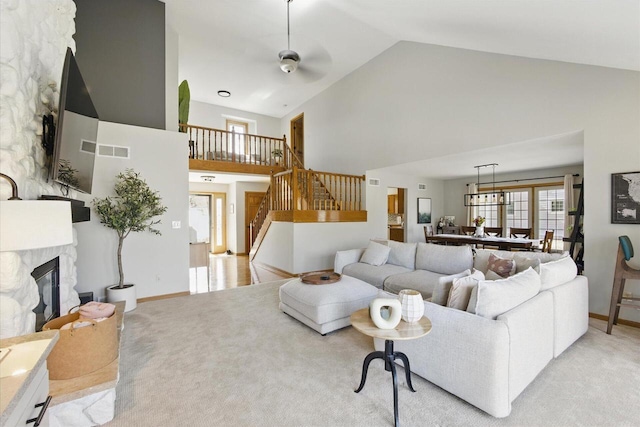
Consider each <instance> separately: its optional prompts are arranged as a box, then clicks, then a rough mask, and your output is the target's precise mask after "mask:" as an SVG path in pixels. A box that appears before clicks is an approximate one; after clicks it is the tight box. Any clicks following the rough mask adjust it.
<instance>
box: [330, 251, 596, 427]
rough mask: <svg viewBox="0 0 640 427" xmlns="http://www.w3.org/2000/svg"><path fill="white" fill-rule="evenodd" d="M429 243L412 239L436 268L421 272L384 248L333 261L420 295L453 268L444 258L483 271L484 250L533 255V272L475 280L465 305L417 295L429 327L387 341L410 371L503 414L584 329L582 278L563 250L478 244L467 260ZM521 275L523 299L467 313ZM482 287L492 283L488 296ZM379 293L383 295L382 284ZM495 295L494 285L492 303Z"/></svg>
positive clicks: (379, 344)
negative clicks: (373, 261) (378, 259)
mask: <svg viewBox="0 0 640 427" xmlns="http://www.w3.org/2000/svg"><path fill="white" fill-rule="evenodd" d="M405 245H416V244H415V243H414V244H405ZM394 246H395V244H394ZM433 246H436V245H430V244H426V243H418V244H417V245H416V262H415V267H418V266H422V267H424V266H430V267H429V268H433V269H434V270H436V271H432V270H424V271H425V273H421V272H417V271H418V270H419V269H414V270H411V269H410V268H409V267H410V265H409V264H407V265H409V266H407V265H404V266H400V265H397V264H391V261H393V262H398V261H397V260H396V259H391V256H389V260H388V262H387V263H388V264H390V265H386V264H385V265H381V266H377V267H376V266H369V267H374V268H369V267H367V266H362V265H359V264H361V263H359V262H357V260H358V253H360V254H361V253H362V251H361V250H355V251H343V252H341V253H338V254H337V255H336V259H335V268H336V271H338V272H342V273H344V274H348V275H352V274H353V275H354V276H355V277H357V278H359V279H361V280H364V281H367V282H368V283H370V284H372V285H375V286H377V287H378V288H380V287H381V286H382V288H384V289H385V290H387V291H391V292H393V291H396V289H399V288H402V289H404V288H419V289H418V290H419V291H420V292H422V294H423V296H425V297H429V296H431V294H432V293H433V292H434V290H435V289H436V288H438V286H440V287H442V285H443V283H444V281H445V279H443V277H445V276H447V275H450V274H453V273H452V272H453V267H451V268H452V269H449V266H455V268H457V269H458V270H459V271H458V273H460V272H461V271H462V270H464V269H468V268H470V267H473V268H476V269H478V270H480V271H483V272H487V268H488V259H489V256H490V254H491V253H493V254H496V255H498V256H500V257H502V258H508V259H512V258H514V257H520V258H517V259H519V260H522V257H523V256H524V257H529V258H538V259H540V260H541V262H542V264H540V265H539V267H537V270H538V271H537V272H535V271H534V270H533V269H532V268H527V270H525V271H523V272H521V273H519V274H517V275H514V276H513V277H511V278H507V279H503V280H497V281H480V282H478V284H477V286H476V289H475V292H476V296H475V297H476V298H477V301H475V302H473V303H469V307H468V308H467V311H465V310H459V309H455V308H451V307H446V306H442V305H439V304H435V303H432V302H429V301H425V303H424V305H425V316H427V317H428V318H429V319H430V320H431V323H432V325H433V328H432V330H431V332H430V333H429V334H428V335H426V336H425V337H423V338H420V339H417V340H411V341H397V342H395V349H396V351H401V352H403V353H405V354H406V355H407V356H408V357H409V360H410V362H411V370H412V372H414V373H415V374H418V375H420V376H421V377H423V378H425V379H427V380H428V381H430V382H432V383H434V384H436V385H438V386H439V387H441V388H443V389H445V390H447V391H448V392H450V393H452V394H454V395H456V396H458V397H460V398H461V399H464V400H465V401H467V402H469V403H470V404H472V405H474V406H476V407H478V408H480V409H482V410H483V411H485V412H487V413H489V414H490V415H493V416H494V417H498V418H501V417H506V416H508V415H509V414H510V412H511V403H512V402H513V401H514V399H516V398H517V397H518V396H519V395H520V393H522V391H523V390H524V389H525V388H526V387H527V386H528V385H529V384H530V383H531V382H532V381H533V380H534V379H535V378H536V376H537V375H538V374H539V373H540V372H541V371H542V370H543V369H544V368H545V366H546V365H547V364H548V363H549V362H551V361H552V360H553V359H554V358H556V357H559V356H560V355H561V354H562V352H563V351H564V350H566V349H567V348H568V347H569V346H570V345H571V344H572V343H573V342H575V341H576V340H577V339H578V338H580V337H581V336H582V335H583V334H584V333H585V332H586V331H587V328H588V282H587V278H586V277H584V276H577V275H576V273H577V269H576V267H575V263H573V260H571V258H567V257H564V258H562V257H563V255H564V254H544V253H533V252H531V253H523V252H505V251H489V250H483V249H479V250H477V254H476V255H475V258H472V259H471V260H470V258H469V257H470V256H471V255H470V252H471V250H470V249H469V248H468V247H454V246H440V247H438V248H435V247H433ZM405 249H406V248H405ZM391 251H393V248H392V249H391ZM430 255H433V256H434V258H432V259H431V260H428V259H422V260H420V261H418V257H422V256H424V257H427V258H428V257H429V256H430ZM454 258H458V259H457V260H454ZM460 258H461V259H462V261H460ZM354 259H355V261H354ZM436 260H438V261H437V262H436ZM349 261H351V262H349ZM457 262H459V263H457ZM516 262H517V261H516ZM434 264H439V265H437V266H434ZM442 265H447V266H448V267H445V268H443V267H442ZM434 274H435V275H434ZM422 279H424V282H422V281H421V280H422ZM521 282H528V283H533V286H535V288H536V289H538V290H535V291H534V292H532V295H533V296H531V297H527V298H528V299H526V300H525V301H524V302H521V303H516V305H515V306H513V307H510V308H508V309H507V310H506V311H504V312H502V313H499V314H497V315H495V316H490V317H489V318H487V317H483V316H482V315H479V314H475V311H478V312H480V311H481V309H482V307H481V305H483V304H484V305H485V306H486V305H491V304H494V305H493V307H494V308H495V307H496V306H495V304H496V301H495V299H496V294H495V289H502V290H504V294H505V298H506V299H508V298H509V293H510V292H511V290H513V289H516V288H517V287H518V286H521V285H522V283H521ZM523 286H524V285H523ZM500 287H502V288H500ZM487 289H494V294H493V296H491V293H490V292H486V290H487ZM379 293H380V296H382V295H389V294H388V293H387V292H385V291H382V290H380V291H379ZM500 297H501V295H500V294H499V293H498V295H497V298H498V302H497V304H498V306H500V303H501V302H500V301H499V299H500ZM492 298H493V301H492ZM472 300H473V298H472ZM494 314H495V313H494ZM374 346H375V348H376V349H377V350H383V349H384V340H378V339H376V340H374ZM425 398H428V397H425Z"/></svg>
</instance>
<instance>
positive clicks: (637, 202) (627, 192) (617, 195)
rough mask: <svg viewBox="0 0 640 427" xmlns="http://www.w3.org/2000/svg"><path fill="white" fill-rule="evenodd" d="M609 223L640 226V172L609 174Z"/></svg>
mask: <svg viewBox="0 0 640 427" xmlns="http://www.w3.org/2000/svg"><path fill="white" fill-rule="evenodd" d="M611 223H612V224H640V171H639V172H625V173H613V174H611Z"/></svg>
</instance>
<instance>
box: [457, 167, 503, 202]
mask: <svg viewBox="0 0 640 427" xmlns="http://www.w3.org/2000/svg"><path fill="white" fill-rule="evenodd" d="M496 166H498V164H497V163H488V164H486V165H478V166H474V168H476V170H477V172H478V181H477V183H476V184H477V186H478V192H477V193H474V194H471V193H467V194H465V195H464V205H465V206H502V205H510V204H511V193H509V192H504V191H496ZM488 167H491V168H492V180H491V182H487V183H485V184H491V188H492V190H491V191H480V168H488Z"/></svg>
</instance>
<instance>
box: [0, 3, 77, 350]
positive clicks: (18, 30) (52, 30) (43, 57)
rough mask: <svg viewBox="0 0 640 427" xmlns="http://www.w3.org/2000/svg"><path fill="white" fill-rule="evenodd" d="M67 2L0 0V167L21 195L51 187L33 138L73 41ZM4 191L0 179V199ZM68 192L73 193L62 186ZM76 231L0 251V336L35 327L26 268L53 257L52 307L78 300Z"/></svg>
mask: <svg viewBox="0 0 640 427" xmlns="http://www.w3.org/2000/svg"><path fill="white" fill-rule="evenodd" d="M75 10H76V9H75V3H74V2H73V1H72V0H20V1H16V0H9V1H3V3H2V16H3V20H2V24H3V25H2V26H1V27H0V39H1V40H2V44H1V46H0V49H1V52H0V81H1V83H2V90H3V96H2V99H0V125H1V128H2V132H0V160H1V162H0V172H2V173H4V174H6V175H8V176H10V177H11V178H13V179H14V180H15V181H16V183H17V186H18V188H19V191H20V197H21V198H22V199H24V200H35V199H37V198H38V197H39V196H41V195H43V194H59V189H58V188H57V186H54V185H53V184H52V183H49V182H47V167H46V160H45V153H44V150H43V148H42V146H41V144H40V135H41V133H42V130H41V129H42V116H43V115H44V114H48V113H51V112H54V113H55V111H56V109H57V102H58V97H59V95H58V87H59V80H60V76H61V75H62V65H63V64H62V63H63V61H64V55H65V52H66V49H67V46H71V47H72V48H73V49H75V42H74V40H73V37H72V36H73V33H74V32H75V23H74V21H73V18H74V15H75ZM10 195H11V187H10V185H9V183H7V182H4V180H3V181H2V182H1V183H0V200H7V199H8V198H9V196H10ZM69 197H75V194H70V195H69ZM76 242H77V239H76V231H75V230H74V243H73V244H72V245H65V246H56V247H49V248H43V249H35V250H25V251H17V252H0V337H1V338H8V337H13V336H17V335H23V334H27V333H31V332H34V331H35V328H36V326H35V325H36V315H35V313H33V311H32V310H33V308H34V307H36V306H37V305H38V304H39V301H40V297H39V293H38V287H37V285H36V282H35V279H34V278H33V277H32V276H31V273H32V272H33V270H34V269H35V268H36V267H38V266H39V265H42V264H44V263H46V262H48V261H49V260H51V259H54V258H56V257H59V258H60V259H59V262H60V310H61V313H65V312H66V311H68V310H69V308H70V307H73V306H74V305H77V304H78V303H79V298H78V294H77V293H76V291H75V290H74V289H73V287H74V286H75V284H76V267H75V262H76V249H75V247H76Z"/></svg>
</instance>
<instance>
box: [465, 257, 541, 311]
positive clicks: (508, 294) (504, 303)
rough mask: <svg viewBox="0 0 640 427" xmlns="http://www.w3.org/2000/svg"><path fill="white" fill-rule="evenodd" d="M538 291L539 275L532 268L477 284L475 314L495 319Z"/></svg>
mask: <svg viewBox="0 0 640 427" xmlns="http://www.w3.org/2000/svg"><path fill="white" fill-rule="evenodd" d="M539 291H540V275H539V274H538V273H536V272H535V271H534V270H533V268H529V269H527V270H525V271H523V272H522V273H518V274H516V275H514V276H511V277H509V278H508V279H501V280H494V281H486V280H481V281H480V282H478V290H477V302H476V307H475V312H476V314H477V315H478V316H482V317H486V318H487V319H495V318H496V317H498V316H499V315H501V314H502V313H506V312H507V311H509V310H511V309H512V308H515V307H517V306H518V305H520V304H522V303H523V302H525V301H527V300H529V299H531V298H533V297H534V296H536V295H537V294H538V292H539Z"/></svg>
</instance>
